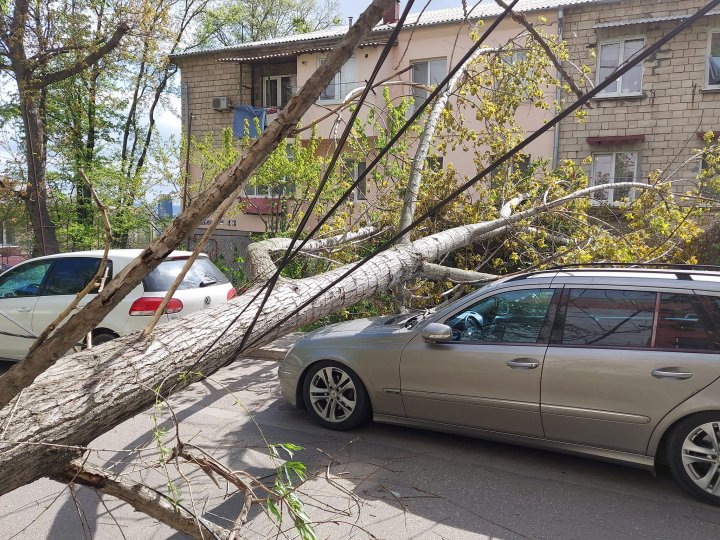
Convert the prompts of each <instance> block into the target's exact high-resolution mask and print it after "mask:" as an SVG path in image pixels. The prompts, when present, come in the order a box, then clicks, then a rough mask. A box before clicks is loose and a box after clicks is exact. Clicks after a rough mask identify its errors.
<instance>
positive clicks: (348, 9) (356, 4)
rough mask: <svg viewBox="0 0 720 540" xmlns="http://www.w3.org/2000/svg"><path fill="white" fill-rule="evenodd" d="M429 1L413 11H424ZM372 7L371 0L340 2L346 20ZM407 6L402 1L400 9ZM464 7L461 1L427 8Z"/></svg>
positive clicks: (440, 0)
mask: <svg viewBox="0 0 720 540" xmlns="http://www.w3.org/2000/svg"><path fill="white" fill-rule="evenodd" d="M426 2H427V0H415V3H414V4H413V7H412V9H411V11H412V12H413V13H414V12H418V11H422V8H423V7H424V6H425V3H426ZM476 3H477V0H468V6H472V5H474V4H476ZM369 5H370V0H340V12H341V14H342V16H343V18H344V19H345V20H347V18H348V17H356V18H357V16H358V15H360V13H362V11H363V10H364V9H365V8H366V7H367V6H369ZM406 5H407V1H406V0H401V2H400V9H401V10H402V9H404V8H405V6H406ZM461 5H462V1H461V0H432V1H431V2H430V5H429V6H428V7H427V9H428V10H431V9H442V8H448V7H459V6H461Z"/></svg>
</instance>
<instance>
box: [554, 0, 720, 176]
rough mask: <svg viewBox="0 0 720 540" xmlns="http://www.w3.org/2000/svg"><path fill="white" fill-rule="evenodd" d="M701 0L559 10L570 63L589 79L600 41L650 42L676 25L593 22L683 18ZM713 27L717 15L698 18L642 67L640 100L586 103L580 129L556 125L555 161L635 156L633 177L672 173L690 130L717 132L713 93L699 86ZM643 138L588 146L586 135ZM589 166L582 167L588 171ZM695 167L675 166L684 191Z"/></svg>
mask: <svg viewBox="0 0 720 540" xmlns="http://www.w3.org/2000/svg"><path fill="white" fill-rule="evenodd" d="M704 4H705V2H704V1H703V0H673V1H669V0H653V1H652V2H651V1H649V0H623V1H622V2H608V3H602V4H596V5H594V6H579V7H577V8H571V9H566V11H565V15H566V18H565V32H566V36H567V37H568V38H569V45H570V47H569V48H570V58H571V59H579V60H580V61H582V62H584V63H586V64H587V65H589V66H590V67H591V68H592V70H593V72H592V73H591V75H590V76H591V77H592V78H593V81H594V80H595V79H594V78H595V70H596V60H594V59H593V58H592V57H591V55H590V51H591V49H593V48H595V47H597V44H598V43H599V42H602V41H603V40H606V39H613V38H619V37H630V36H644V38H645V43H646V44H648V43H652V42H654V41H656V40H657V39H658V38H660V37H661V36H662V35H663V34H665V33H666V32H668V31H669V30H671V29H672V28H673V27H674V26H675V25H677V24H678V22H679V21H678V20H673V21H667V22H655V23H643V24H632V25H625V26H619V27H614V28H598V29H595V28H593V27H594V26H595V25H596V24H598V23H606V22H613V21H627V20H630V19H640V18H646V17H667V16H674V15H686V14H689V13H692V12H693V11H694V10H696V9H697V8H699V7H701V6H703V5H704ZM718 27H720V16H718V15H715V16H710V17H704V18H703V19H702V20H701V22H700V23H698V24H696V25H694V26H692V27H691V28H690V29H689V30H687V31H685V32H683V33H682V34H680V35H679V36H678V37H676V38H675V39H674V40H673V41H671V42H670V43H669V44H668V45H667V46H665V47H664V48H663V49H662V50H661V51H660V52H658V53H657V54H656V55H654V56H652V57H650V58H649V59H648V60H647V61H646V62H645V63H644V70H643V81H642V90H643V95H642V96H640V97H636V98H627V99H622V98H605V99H596V100H594V101H593V102H592V109H590V110H589V111H588V115H587V118H586V120H585V123H584V124H581V123H579V122H578V121H577V120H576V119H575V118H568V119H566V120H565V121H564V122H563V123H562V125H561V127H560V157H561V158H568V159H573V160H580V159H583V158H585V157H587V156H589V155H590V154H591V153H592V152H603V151H636V152H638V155H639V171H640V178H647V176H648V175H649V174H650V173H651V172H652V171H654V170H656V169H663V170H674V169H675V168H677V167H680V165H681V164H682V163H683V162H684V161H685V160H687V159H688V158H690V156H691V154H692V152H693V149H697V148H700V147H701V146H702V141H701V140H700V139H699V138H698V137H697V135H696V134H697V132H698V131H701V132H702V131H707V130H718V129H720V92H718V91H717V90H715V91H707V90H704V89H703V87H704V85H705V70H706V69H707V68H706V59H707V55H708V29H709V28H718ZM627 135H644V136H645V141H644V142H636V143H623V144H614V145H610V146H607V145H603V146H596V145H593V146H590V145H589V144H588V143H587V142H586V139H587V137H597V136H627ZM589 169H590V168H589V167H588V170H589ZM696 174H697V164H693V165H690V166H686V167H680V171H679V174H678V177H680V178H684V179H685V180H686V181H685V182H679V183H678V184H677V189H678V190H683V189H685V188H686V187H688V186H689V182H690V181H692V179H694V176H695V175H696Z"/></svg>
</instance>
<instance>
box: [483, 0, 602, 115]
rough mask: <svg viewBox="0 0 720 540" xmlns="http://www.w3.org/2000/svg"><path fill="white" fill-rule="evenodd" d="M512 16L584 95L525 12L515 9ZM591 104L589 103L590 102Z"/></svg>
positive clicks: (565, 77)
mask: <svg viewBox="0 0 720 540" xmlns="http://www.w3.org/2000/svg"><path fill="white" fill-rule="evenodd" d="M495 2H497V4H498V5H499V6H500V7H501V8H503V9H507V8H508V5H507V4H506V3H505V2H504V1H503V0H495ZM510 17H511V18H512V20H513V21H515V22H516V23H519V24H521V25H523V26H524V27H525V29H526V30H527V31H528V33H529V34H530V35H531V36H532V37H533V39H534V40H535V41H537V43H538V45H540V47H542V49H543V50H544V51H545V54H547V56H548V58H549V59H550V61H551V62H552V63H553V65H554V66H555V69H557V70H558V73H560V76H561V77H562V79H563V80H564V81H565V82H566V83H567V85H568V86H569V87H570V89H571V90H572V91H573V93H574V94H575V95H576V96H577V97H578V99H580V98H581V97H583V95H584V93H583V91H582V90H580V89H579V88H578V87H577V85H576V84H575V81H574V80H573V78H572V77H571V76H570V74H569V73H568V72H567V71H566V70H565V68H564V67H563V65H562V64H561V63H560V60H559V59H558V57H557V56H556V55H555V53H553V52H552V49H551V48H550V45H548V43H547V41H545V39H544V38H543V37H542V36H541V35H540V33H539V32H538V31H537V30H535V28H534V27H533V25H532V24H530V22H529V21H528V20H527V17H525V15H524V14H522V13H518V12H517V11H515V10H511V11H510ZM588 105H589V103H588Z"/></svg>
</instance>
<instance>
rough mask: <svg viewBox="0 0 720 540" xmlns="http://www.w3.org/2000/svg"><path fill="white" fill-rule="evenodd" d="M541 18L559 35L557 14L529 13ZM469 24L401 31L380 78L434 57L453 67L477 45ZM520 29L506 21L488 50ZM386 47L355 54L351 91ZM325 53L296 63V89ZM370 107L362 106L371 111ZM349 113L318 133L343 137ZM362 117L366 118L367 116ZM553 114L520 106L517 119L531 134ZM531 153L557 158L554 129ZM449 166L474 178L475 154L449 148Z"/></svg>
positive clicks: (376, 101) (320, 111)
mask: <svg viewBox="0 0 720 540" xmlns="http://www.w3.org/2000/svg"><path fill="white" fill-rule="evenodd" d="M540 16H544V17H545V18H546V19H547V21H548V22H547V24H545V25H544V27H543V28H544V29H545V31H546V32H548V33H556V31H557V30H556V28H557V26H556V23H555V21H556V20H557V17H556V16H557V13H556V12H545V13H531V14H529V15H528V19H529V20H530V21H531V22H533V23H537V21H538V19H539V17H540ZM490 22H492V21H488V22H486V23H485V26H484V27H482V28H481V29H480V31H481V32H482V31H483V28H487V25H488V24H490ZM470 29H471V25H470V24H468V23H465V24H463V25H462V26H460V25H459V24H457V23H450V24H442V25H434V26H428V27H420V28H417V29H416V30H415V31H414V32H413V31H412V30H405V31H402V32H401V33H400V36H399V38H398V45H397V46H395V47H393V50H392V51H391V53H390V55H389V56H388V58H387V60H386V61H385V64H384V65H383V67H382V68H381V70H380V72H379V74H378V76H377V79H376V80H382V79H385V78H388V77H390V76H392V75H393V74H394V73H397V72H398V71H400V70H402V69H404V68H407V67H408V66H409V65H410V63H411V62H412V61H416V60H429V59H434V58H440V57H446V58H447V65H448V69H450V67H451V66H452V64H454V63H456V62H457V60H459V59H460V58H461V57H462V56H463V55H464V54H465V52H466V51H467V50H468V49H469V48H470V47H471V46H472V44H473V41H472V40H471V39H470V36H469V33H470ZM520 29H521V27H520V25H518V24H517V23H515V22H512V21H504V22H503V23H501V24H500V26H499V27H498V28H497V29H496V30H495V31H494V32H493V33H492V34H491V36H490V38H489V39H488V41H487V43H486V46H488V47H495V46H498V45H501V44H505V43H506V42H507V41H508V39H509V38H511V37H514V36H516V35H517V34H518V33H519V32H520ZM381 51H382V47H379V46H376V47H366V48H363V49H358V50H357V51H356V53H355V62H356V66H357V81H358V82H357V84H354V85H352V86H353V87H355V86H357V87H361V86H364V82H362V81H364V80H366V79H367V78H368V77H369V76H370V74H371V73H372V70H373V68H374V66H375V63H376V62H377V60H378V58H379V56H380V53H381ZM322 56H323V55H322V54H305V55H301V56H299V57H298V65H297V80H298V86H302V85H303V84H304V83H305V81H307V79H308V78H309V77H310V75H311V74H312V73H313V71H314V70H315V69H316V68H317V66H318V65H319V61H320V58H321V57H322ZM411 76H412V75H411V71H406V72H404V73H402V74H400V75H399V76H396V77H393V78H392V81H405V82H410V81H411ZM389 88H390V92H391V96H392V97H393V99H398V100H399V98H400V97H401V96H402V95H403V94H405V95H409V94H410V93H411V88H410V87H409V86H405V85H391V86H389ZM342 97H344V96H342ZM367 101H368V102H369V104H370V106H372V105H374V106H376V107H380V108H382V107H383V106H384V101H383V97H382V91H381V90H380V89H378V91H377V93H376V94H375V95H373V94H370V95H369V96H368V100H367ZM336 106H337V105H336V104H330V103H323V104H322V106H321V105H315V106H313V107H312V108H311V109H310V111H308V113H307V114H306V115H305V117H304V118H303V125H308V124H309V123H310V122H313V121H315V120H317V119H319V118H321V117H322V116H324V115H326V114H327V112H328V110H329V109H332V108H334V107H336ZM367 110H368V107H367V106H366V107H365V108H364V111H367ZM349 115H350V112H349V110H347V109H345V110H344V111H343V112H342V115H341V122H340V123H339V125H338V127H334V126H335V122H336V121H337V115H333V116H332V117H330V118H328V119H326V120H324V121H322V122H321V123H320V124H319V125H318V134H319V135H320V136H322V137H323V138H329V137H332V136H333V134H335V136H339V135H340V134H341V132H342V129H343V128H344V126H345V124H344V120H346V119H347V118H348V117H349ZM363 116H364V115H363ZM551 116H552V115H551V114H549V113H548V112H546V111H542V110H540V109H537V108H535V107H531V106H522V107H521V108H520V110H519V111H518V121H519V122H520V124H521V125H522V126H523V127H524V128H525V129H526V130H527V132H528V133H531V132H532V131H534V130H535V129H537V128H538V127H540V126H542V125H543V123H544V122H545V121H546V120H547V119H549V118H551ZM473 126H475V127H476V128H478V129H479V128H480V125H479V122H477V121H475V120H474V119H473V120H472V123H469V127H473ZM528 152H529V153H530V154H532V155H533V156H534V157H545V158H548V159H550V158H552V154H553V133H552V131H550V132H548V133H547V134H545V135H544V136H543V137H541V138H539V139H538V140H537V141H535V142H533V143H532V144H531V145H530V146H529V147H528ZM444 162H445V164H447V163H449V162H452V163H453V165H454V167H455V169H456V170H458V172H459V173H460V174H463V175H474V174H475V166H474V165H473V163H472V159H471V156H470V155H468V153H465V152H463V151H462V150H456V151H451V150H448V152H447V154H446V156H445V159H444Z"/></svg>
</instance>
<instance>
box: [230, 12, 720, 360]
mask: <svg viewBox="0 0 720 540" xmlns="http://www.w3.org/2000/svg"><path fill="white" fill-rule="evenodd" d="M718 5H720V0H711V1H710V2H708V3H707V4H706V5H705V6H704V7H703V8H701V9H699V10H698V11H697V12H695V13H694V14H693V15H691V16H690V17H688V18H686V19H684V20H683V21H682V22H681V23H680V24H678V25H677V26H676V27H675V28H674V29H673V30H671V31H670V32H668V33H667V34H665V35H664V36H662V37H661V38H660V39H659V40H657V41H656V42H655V43H653V44H652V45H650V46H647V47H645V48H644V50H643V51H642V52H641V53H637V54H636V55H635V57H634V58H632V59H631V60H630V61H628V62H627V63H625V64H624V65H622V66H619V67H618V68H617V69H616V70H615V71H614V72H613V73H612V74H611V75H610V76H609V77H608V78H607V79H605V80H604V81H603V82H602V83H600V84H598V85H597V86H595V88H593V89H592V90H591V91H589V92H587V93H586V94H584V95H583V97H582V98H580V99H578V100H577V101H575V102H574V103H572V104H571V105H570V106H568V107H567V108H566V109H564V110H563V111H561V112H560V113H559V114H557V115H556V116H555V117H553V119H552V120H550V121H548V122H547V123H546V124H545V125H544V126H543V127H541V128H540V129H538V130H536V131H535V132H534V133H533V134H531V135H529V136H528V137H526V138H525V139H524V140H523V141H522V142H520V143H518V144H517V145H516V146H515V147H513V148H512V149H510V150H509V151H508V152H506V153H505V154H503V155H502V156H500V158H498V159H496V160H495V161H493V162H492V163H491V164H490V165H488V166H487V167H486V168H485V169H484V170H483V171H481V172H480V173H478V174H477V175H475V176H474V177H473V178H471V179H470V180H468V181H467V182H465V183H464V184H463V185H461V186H460V187H458V188H456V189H455V190H454V191H452V192H451V193H450V195H448V196H447V197H445V198H444V199H442V200H441V201H440V202H438V203H437V204H435V205H434V206H433V207H431V208H430V209H428V210H427V211H425V212H424V213H423V214H422V215H421V216H420V217H418V218H417V219H415V220H414V221H413V222H412V223H411V224H410V225H408V226H407V227H405V228H404V229H403V230H401V231H399V232H398V233H397V234H395V235H394V236H393V237H392V238H391V239H389V240H387V241H385V242H384V243H383V244H381V245H380V246H379V247H378V248H376V249H375V250H374V251H373V252H372V253H371V254H369V255H367V256H366V257H365V258H364V259H362V260H361V261H359V262H358V263H357V264H355V265H353V267H352V268H350V269H348V270H347V271H346V272H344V273H343V274H341V275H340V277H338V278H336V279H335V280H333V281H332V282H331V283H330V284H328V285H326V286H325V287H323V288H322V289H321V290H320V291H319V292H317V293H315V295H313V296H312V297H311V298H310V299H309V300H307V301H305V302H304V303H302V304H301V305H300V306H299V307H297V308H295V309H294V310H293V311H292V312H291V313H290V314H288V315H286V316H285V317H283V318H282V319H281V320H279V321H278V322H277V324H276V326H280V325H282V324H283V323H284V322H286V321H288V320H290V319H291V318H292V317H294V316H295V315H297V314H298V313H300V312H301V311H302V310H303V309H305V308H306V307H307V306H309V305H310V304H311V303H312V302H314V301H315V300H317V299H318V298H319V297H320V296H322V295H323V294H325V293H326V292H327V291H328V290H330V289H331V288H332V287H334V286H335V285H337V284H338V283H340V282H341V281H343V280H344V279H345V278H347V277H348V276H349V275H351V274H352V273H353V272H355V271H356V270H357V269H359V268H361V267H362V266H364V265H365V264H367V263H368V262H369V261H370V260H372V258H373V257H375V256H376V255H378V254H379V253H382V252H383V251H385V250H387V249H388V248H389V247H391V246H392V245H393V244H394V243H395V242H396V241H397V240H399V239H400V238H401V237H402V236H403V235H405V234H406V233H408V232H409V231H411V230H412V229H414V228H415V227H417V226H418V225H419V224H420V223H422V222H423V221H425V219H427V218H428V217H430V216H431V215H433V214H434V213H436V212H437V211H438V210H440V209H442V208H443V207H445V206H446V205H447V204H449V203H450V202H451V201H452V200H453V199H455V198H456V197H458V196H459V195H460V194H462V193H463V192H465V191H466V190H468V189H469V188H470V187H472V186H474V185H475V184H476V183H478V182H479V181H480V180H482V179H483V178H484V177H485V176H487V175H488V174H489V173H491V172H493V171H494V170H495V169H496V168H497V167H499V166H500V165H502V164H503V163H505V162H506V161H507V160H509V159H510V158H512V157H513V156H514V155H515V154H516V153H518V152H519V151H520V150H522V149H523V148H525V147H526V146H527V145H529V144H530V143H532V142H533V141H535V140H536V139H537V138H539V137H540V136H541V135H543V134H544V133H546V132H547V131H548V130H550V129H551V128H553V127H554V126H556V125H557V124H558V123H559V122H561V121H562V120H563V119H564V118H566V117H567V116H569V115H570V114H572V113H574V112H575V111H576V110H578V109H579V108H580V107H582V106H583V105H584V104H585V103H587V102H588V101H589V100H591V99H592V98H594V97H595V96H596V95H598V94H599V93H600V92H602V91H603V90H604V89H605V88H607V87H608V86H609V85H610V84H612V83H614V82H615V81H616V80H617V79H618V78H620V77H621V76H623V75H624V74H625V73H627V72H628V71H630V70H631V69H632V68H633V67H635V66H636V65H638V64H639V63H641V62H642V61H644V60H645V59H646V58H647V57H649V56H651V55H652V54H655V53H656V52H657V51H658V50H659V49H660V48H661V47H662V46H664V45H665V44H666V43H667V42H669V41H671V40H672V39H674V38H675V37H676V36H677V35H678V34H679V33H681V32H682V31H683V30H685V29H686V28H687V27H688V26H691V25H692V24H693V23H694V22H695V21H697V20H698V19H700V18H701V17H703V16H705V14H707V13H708V12H709V11H710V10H712V9H713V8H715V7H716V6H718ZM354 187H355V184H354V185H353V188H354ZM351 189H352V188H351ZM301 247H302V245H301V246H300V247H299V248H298V249H301ZM257 316H259V311H258V315H256V317H257ZM269 332H270V330H266V331H265V332H263V333H262V334H260V335H259V336H257V337H255V338H254V339H253V341H252V342H251V343H250V346H251V347H252V345H253V344H255V343H257V342H258V341H259V340H261V339H262V338H263V337H265V336H266V335H267V334H268V333H269ZM246 338H247V333H246V335H245V336H243V342H242V343H247V341H248V340H247V339H246ZM242 343H241V345H242ZM238 352H239V353H241V352H242V349H239V350H238Z"/></svg>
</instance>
